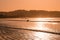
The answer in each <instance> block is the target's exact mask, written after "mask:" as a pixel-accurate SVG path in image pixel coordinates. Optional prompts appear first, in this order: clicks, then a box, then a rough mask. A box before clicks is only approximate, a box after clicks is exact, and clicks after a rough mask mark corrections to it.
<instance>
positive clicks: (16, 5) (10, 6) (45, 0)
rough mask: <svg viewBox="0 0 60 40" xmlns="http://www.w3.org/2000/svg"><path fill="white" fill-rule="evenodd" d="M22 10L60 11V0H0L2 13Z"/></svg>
mask: <svg viewBox="0 0 60 40" xmlns="http://www.w3.org/2000/svg"><path fill="white" fill-rule="evenodd" d="M21 9H22V10H23V9H24V10H48V11H60V0H0V11H12V10H21Z"/></svg>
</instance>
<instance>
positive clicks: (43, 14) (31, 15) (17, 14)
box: [0, 10, 60, 18]
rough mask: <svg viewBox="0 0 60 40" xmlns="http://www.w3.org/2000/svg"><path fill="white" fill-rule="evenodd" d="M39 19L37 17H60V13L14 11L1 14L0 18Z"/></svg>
mask: <svg viewBox="0 0 60 40" xmlns="http://www.w3.org/2000/svg"><path fill="white" fill-rule="evenodd" d="M26 17H28V18H37V17H39V18H40V17H42V18H43V17H60V11H45V10H29V11H27V10H14V11H9V12H0V18H26Z"/></svg>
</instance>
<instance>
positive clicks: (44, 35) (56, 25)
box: [2, 18, 60, 40]
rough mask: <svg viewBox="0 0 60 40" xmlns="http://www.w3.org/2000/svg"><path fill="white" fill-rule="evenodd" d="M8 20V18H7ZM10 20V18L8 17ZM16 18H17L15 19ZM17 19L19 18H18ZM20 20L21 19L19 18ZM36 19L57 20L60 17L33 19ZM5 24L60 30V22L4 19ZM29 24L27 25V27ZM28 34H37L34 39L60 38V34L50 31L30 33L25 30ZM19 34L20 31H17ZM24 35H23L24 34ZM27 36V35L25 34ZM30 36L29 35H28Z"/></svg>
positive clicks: (54, 39) (51, 39) (58, 39)
mask: <svg viewBox="0 0 60 40" xmlns="http://www.w3.org/2000/svg"><path fill="white" fill-rule="evenodd" d="M6 20H7V19H6ZM8 20H9V19H8ZM10 20H12V19H10ZM13 20H15V19H13ZM16 20H17V19H16ZM19 20H20V19H19ZM32 20H34V21H36V20H37V21H53V20H54V21H57V20H58V19H55V18H37V19H32ZM2 22H3V23H5V24H8V25H14V26H16V27H17V26H19V27H23V28H27V27H28V28H29V29H30V28H31V29H37V30H45V31H58V30H60V27H59V26H60V24H59V23H57V22H52V23H51V22H21V21H14V22H13V21H9V22H7V21H2ZM26 26H27V27H26ZM59 32H60V31H59ZM23 33H26V34H29V36H33V37H34V36H36V38H34V40H60V38H59V37H60V35H54V34H48V33H43V32H32V34H30V33H31V32H30V33H29V32H27V31H26V32H23ZM17 34H18V33H17ZM22 36H23V35H22ZM25 36H26V35H25ZM27 38H28V37H27Z"/></svg>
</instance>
